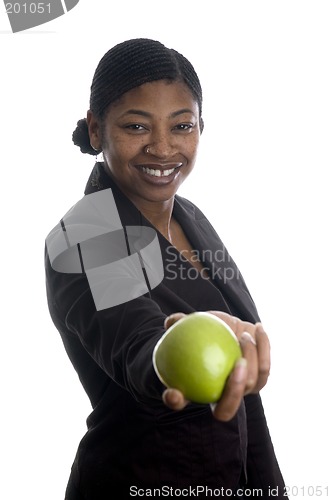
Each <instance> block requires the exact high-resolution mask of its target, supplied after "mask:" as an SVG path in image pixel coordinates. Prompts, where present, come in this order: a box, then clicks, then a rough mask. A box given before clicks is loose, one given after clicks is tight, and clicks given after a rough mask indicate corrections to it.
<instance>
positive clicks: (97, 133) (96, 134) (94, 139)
mask: <svg viewBox="0 0 332 500" xmlns="http://www.w3.org/2000/svg"><path fill="white" fill-rule="evenodd" d="M86 122H87V125H88V132H89V137H90V144H91V146H92V148H93V149H94V150H95V151H101V149H102V147H101V129H100V123H99V120H97V119H96V118H95V116H94V114H93V113H92V111H91V110H90V109H89V110H88V112H87V115H86Z"/></svg>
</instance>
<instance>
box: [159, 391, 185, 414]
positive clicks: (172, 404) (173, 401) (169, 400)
mask: <svg viewBox="0 0 332 500" xmlns="http://www.w3.org/2000/svg"><path fill="white" fill-rule="evenodd" d="M163 401H164V404H165V405H166V406H168V408H170V409H171V410H175V411H179V410H183V408H185V406H187V404H188V401H187V400H186V399H185V398H184V397H183V394H182V392H180V391H178V390H177V389H166V390H165V391H164V392H163Z"/></svg>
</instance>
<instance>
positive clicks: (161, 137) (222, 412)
mask: <svg viewBox="0 0 332 500" xmlns="http://www.w3.org/2000/svg"><path fill="white" fill-rule="evenodd" d="M87 123H88V129H89V136H90V142H91V145H92V146H93V147H94V148H95V149H97V150H100V149H102V150H103V156H104V161H105V165H106V166H107V168H108V173H109V175H110V176H111V177H112V178H113V179H114V180H115V182H116V183H117V184H118V186H119V187H120V189H121V190H122V191H123V192H124V193H125V194H126V196H127V197H128V198H129V199H130V200H131V201H132V202H133V203H134V204H135V205H136V207H137V208H138V209H139V210H140V211H141V212H142V214H143V215H144V216H145V217H146V218H147V219H148V220H149V221H150V222H151V223H152V224H153V225H154V227H155V228H156V229H157V230H158V231H159V232H160V233H161V234H162V235H163V236H164V237H165V238H166V239H167V240H168V241H169V242H170V243H171V244H172V245H173V246H174V247H175V248H177V250H178V251H180V252H181V253H182V255H183V256H184V257H186V258H187V259H188V260H189V261H190V262H191V264H192V265H193V266H195V267H196V268H197V269H198V270H199V271H202V272H203V266H202V264H201V263H200V262H199V261H198V260H197V258H196V257H195V258H194V255H195V253H194V250H193V248H192V247H191V245H190V242H189V241H188V238H187V237H186V235H185V233H184V231H183V229H182V227H181V226H180V225H179V223H178V222H177V221H176V220H175V219H174V217H173V216H172V213H173V205H174V196H175V194H176V192H177V190H178V188H179V187H180V185H181V184H182V182H183V181H184V180H185V179H186V178H187V177H188V175H189V174H190V172H191V171H192V169H193V168H194V164H195V161H196V156H197V151H198V145H199V138H200V129H199V123H200V116H199V107H198V104H197V102H196V101H195V99H194V97H193V95H192V93H191V92H190V90H189V88H188V87H187V86H186V85H185V84H184V83H182V82H177V81H176V82H168V81H165V80H158V81H155V82H150V83H146V84H144V85H141V86H140V87H136V88H134V89H132V90H130V91H129V92H126V93H125V94H124V95H123V96H122V97H121V99H120V100H119V101H117V102H116V103H113V104H112V105H111V106H110V107H109V109H108V112H107V114H106V117H105V119H104V120H103V122H102V123H101V122H100V121H99V120H98V119H97V118H96V117H95V116H94V115H93V114H92V112H91V111H88V114H87ZM147 146H148V151H147ZM211 312H212V313H213V314H215V315H216V316H218V317H219V318H221V319H223V320H224V321H225V322H226V323H227V324H228V325H229V326H230V327H231V328H232V330H233V331H234V333H235V334H236V336H237V338H238V339H239V342H240V346H241V349H242V354H243V356H242V358H241V359H240V360H239V362H238V363H237V365H236V366H235V368H234V370H233V371H232V373H231V375H230V377H229V379H228V381H227V384H226V387H225V389H224V392H223V395H222V397H221V399H220V401H218V402H217V403H216V404H215V405H213V406H212V411H213V414H214V416H215V418H217V419H218V420H223V421H227V420H230V419H231V418H232V417H233V416H234V415H235V414H236V412H237V410H238V408H239V406H240V404H241V401H242V398H243V396H244V395H246V394H249V393H257V392H259V390H260V389H262V388H263V387H264V385H265V384H266V382H267V379H268V376H269V371H270V344H269V340H268V337H267V334H266V332H265V331H264V329H263V327H262V325H261V324H260V323H257V324H251V323H248V322H245V321H241V320H239V319H238V318H235V317H234V316H230V315H228V314H226V313H223V312H220V311H211ZM182 316H183V314H182V313H176V314H173V315H171V316H169V317H168V318H167V319H166V322H165V328H168V327H169V326H170V325H171V324H173V323H174V322H175V321H177V320H178V319H180V318H181V317H182ZM163 401H164V403H165V404H166V405H167V406H168V407H169V408H171V409H173V410H181V409H183V408H184V407H185V406H186V405H187V404H188V401H186V400H185V398H184V396H183V394H182V393H181V392H180V391H178V390H176V389H166V390H165V391H164V393H163Z"/></svg>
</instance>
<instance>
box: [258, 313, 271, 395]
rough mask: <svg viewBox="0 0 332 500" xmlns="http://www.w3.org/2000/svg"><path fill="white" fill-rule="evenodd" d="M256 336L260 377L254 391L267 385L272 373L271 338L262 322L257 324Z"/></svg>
mask: <svg viewBox="0 0 332 500" xmlns="http://www.w3.org/2000/svg"><path fill="white" fill-rule="evenodd" d="M255 336H256V343H257V356H258V378H257V381H256V385H255V388H254V392H258V391H260V390H261V389H262V388H263V387H264V386H265V385H266V383H267V380H268V378H269V375H270V368H271V347H270V341H269V338H268V336H267V334H266V332H265V330H264V328H263V326H262V325H261V323H257V324H256V330H255Z"/></svg>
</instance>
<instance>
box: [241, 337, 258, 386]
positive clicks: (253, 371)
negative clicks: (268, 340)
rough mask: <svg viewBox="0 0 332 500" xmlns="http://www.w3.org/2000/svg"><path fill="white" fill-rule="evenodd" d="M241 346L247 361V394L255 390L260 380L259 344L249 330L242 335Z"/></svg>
mask: <svg viewBox="0 0 332 500" xmlns="http://www.w3.org/2000/svg"><path fill="white" fill-rule="evenodd" d="M239 342H240V346H241V350H242V354H243V357H244V358H245V359H246V361H247V380H246V384H245V394H249V393H250V392H251V391H253V390H254V388H255V387H256V384H257V380H258V371H259V368H258V355H257V344H256V341H255V339H254V337H253V336H252V335H251V334H250V333H249V332H247V331H245V332H243V333H242V335H241V337H240V340H239Z"/></svg>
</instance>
